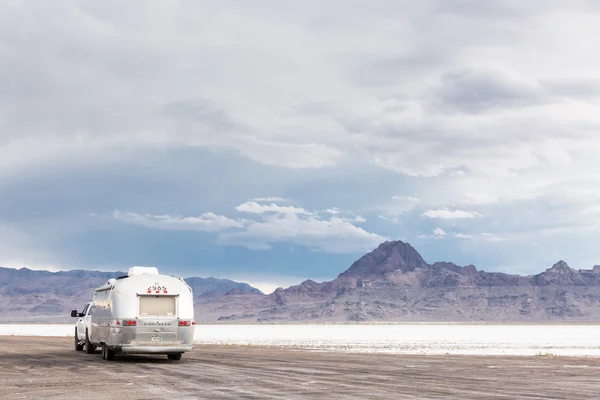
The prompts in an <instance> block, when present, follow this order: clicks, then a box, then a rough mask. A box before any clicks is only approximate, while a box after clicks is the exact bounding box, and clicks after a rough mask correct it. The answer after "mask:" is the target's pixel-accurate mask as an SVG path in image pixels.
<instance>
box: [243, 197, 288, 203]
mask: <svg viewBox="0 0 600 400" xmlns="http://www.w3.org/2000/svg"><path fill="white" fill-rule="evenodd" d="M251 201H257V202H261V203H272V202H287V201H288V200H287V199H284V198H282V197H257V198H255V199H251Z"/></svg>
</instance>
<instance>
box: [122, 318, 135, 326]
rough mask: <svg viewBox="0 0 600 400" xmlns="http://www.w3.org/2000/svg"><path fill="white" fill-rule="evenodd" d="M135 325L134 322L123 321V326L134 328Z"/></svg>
mask: <svg viewBox="0 0 600 400" xmlns="http://www.w3.org/2000/svg"><path fill="white" fill-rule="evenodd" d="M136 325H137V321H136V320H130V319H124V320H123V326H136Z"/></svg>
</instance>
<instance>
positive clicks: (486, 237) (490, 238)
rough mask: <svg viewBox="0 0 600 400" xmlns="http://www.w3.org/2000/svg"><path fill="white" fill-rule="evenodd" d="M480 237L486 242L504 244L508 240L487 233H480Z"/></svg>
mask: <svg viewBox="0 0 600 400" xmlns="http://www.w3.org/2000/svg"><path fill="white" fill-rule="evenodd" d="M480 237H481V238H482V239H483V240H484V241H486V242H505V241H507V240H508V239H507V238H505V237H503V236H501V235H498V234H495V233H487V232H484V233H482V234H481V235H480Z"/></svg>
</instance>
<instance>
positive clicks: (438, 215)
mask: <svg viewBox="0 0 600 400" xmlns="http://www.w3.org/2000/svg"><path fill="white" fill-rule="evenodd" d="M421 216H423V217H427V218H432V219H464V218H476V217H481V216H482V215H481V214H479V213H477V212H469V211H461V210H449V209H447V208H442V209H439V210H428V211H426V212H424V213H423V214H421Z"/></svg>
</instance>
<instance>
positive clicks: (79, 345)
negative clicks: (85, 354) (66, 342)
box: [75, 328, 83, 351]
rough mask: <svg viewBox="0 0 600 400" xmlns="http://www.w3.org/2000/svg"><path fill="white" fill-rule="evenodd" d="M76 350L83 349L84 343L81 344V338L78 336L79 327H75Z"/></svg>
mask: <svg viewBox="0 0 600 400" xmlns="http://www.w3.org/2000/svg"><path fill="white" fill-rule="evenodd" d="M75 351H83V344H79V338H78V337H77V328H75Z"/></svg>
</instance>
